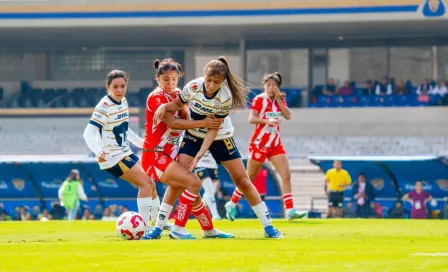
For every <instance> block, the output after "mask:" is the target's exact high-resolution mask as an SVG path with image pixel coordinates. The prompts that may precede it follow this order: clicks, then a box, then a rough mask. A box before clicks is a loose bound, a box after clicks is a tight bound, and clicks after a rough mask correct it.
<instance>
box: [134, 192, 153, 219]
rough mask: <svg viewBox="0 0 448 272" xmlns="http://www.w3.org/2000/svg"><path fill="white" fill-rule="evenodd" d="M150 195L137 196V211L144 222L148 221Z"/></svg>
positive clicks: (150, 203)
mask: <svg viewBox="0 0 448 272" xmlns="http://www.w3.org/2000/svg"><path fill="white" fill-rule="evenodd" d="M151 205H152V197H142V198H137V207H138V213H139V214H140V215H141V216H142V217H143V220H145V222H146V224H148V223H149V217H150V216H151Z"/></svg>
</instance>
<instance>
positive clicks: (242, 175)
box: [221, 159, 282, 238]
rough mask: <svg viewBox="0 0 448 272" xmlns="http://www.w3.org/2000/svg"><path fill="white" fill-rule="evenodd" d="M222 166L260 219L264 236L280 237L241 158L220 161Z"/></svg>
mask: <svg viewBox="0 0 448 272" xmlns="http://www.w3.org/2000/svg"><path fill="white" fill-rule="evenodd" d="M221 164H222V166H224V168H225V169H226V170H227V172H228V173H229V174H230V177H231V178H232V180H233V182H234V183H235V185H236V186H237V187H238V188H239V189H240V190H241V192H243V194H244V196H245V197H246V199H247V201H248V202H249V204H250V205H251V206H252V209H253V210H254V212H255V214H256V215H257V217H258V219H259V220H260V221H261V223H262V225H263V227H264V230H265V237H266V238H281V237H282V235H281V233H280V232H279V231H278V230H276V229H274V227H273V226H272V219H271V216H270V214H269V211H268V208H267V206H266V204H265V203H264V202H263V201H262V200H261V197H260V194H259V193H258V191H257V189H256V188H255V186H254V185H253V184H252V182H251V181H250V179H249V176H248V175H247V173H246V170H245V169H244V165H243V162H242V160H241V159H233V160H229V161H222V162H221Z"/></svg>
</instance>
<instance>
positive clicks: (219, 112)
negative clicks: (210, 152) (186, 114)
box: [179, 77, 234, 140]
mask: <svg viewBox="0 0 448 272" xmlns="http://www.w3.org/2000/svg"><path fill="white" fill-rule="evenodd" d="M179 99H180V101H181V102H182V103H184V104H188V107H189V109H190V118H191V119H193V120H202V119H204V118H206V117H207V116H210V115H214V116H215V117H217V118H225V119H224V123H223V127H222V129H220V130H219V131H218V135H217V136H216V138H215V140H222V139H225V138H230V137H232V136H233V131H234V128H233V126H232V122H231V121H230V117H228V115H229V113H230V109H231V108H232V94H231V92H230V90H229V88H228V87H227V85H225V84H224V83H223V84H222V85H221V88H220V89H219V90H218V91H217V92H216V93H214V95H213V97H211V98H209V97H207V96H206V95H205V86H204V77H200V78H197V79H195V80H192V81H190V82H188V83H187V85H185V87H184V89H183V90H182V92H181V93H180V94H179ZM207 131H208V129H206V128H195V129H189V130H188V132H189V133H190V134H191V135H193V136H195V137H198V138H202V139H203V138H205V136H206V135H207Z"/></svg>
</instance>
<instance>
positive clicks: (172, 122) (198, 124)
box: [162, 112, 224, 130]
mask: <svg viewBox="0 0 448 272" xmlns="http://www.w3.org/2000/svg"><path fill="white" fill-rule="evenodd" d="M162 122H164V123H165V124H166V125H167V126H168V127H169V128H171V129H177V130H187V129H194V128H208V129H219V128H220V127H221V125H222V123H223V122H224V119H219V118H214V117H207V118H205V119H202V120H185V119H178V118H175V117H174V116H173V114H172V113H170V112H165V114H164V115H163V116H162Z"/></svg>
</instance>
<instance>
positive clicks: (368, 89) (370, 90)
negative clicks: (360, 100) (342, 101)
mask: <svg viewBox="0 0 448 272" xmlns="http://www.w3.org/2000/svg"><path fill="white" fill-rule="evenodd" d="M375 92H376V87H375V86H374V85H373V82H372V81H371V80H366V82H365V85H364V88H363V89H362V94H363V95H375Z"/></svg>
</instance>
